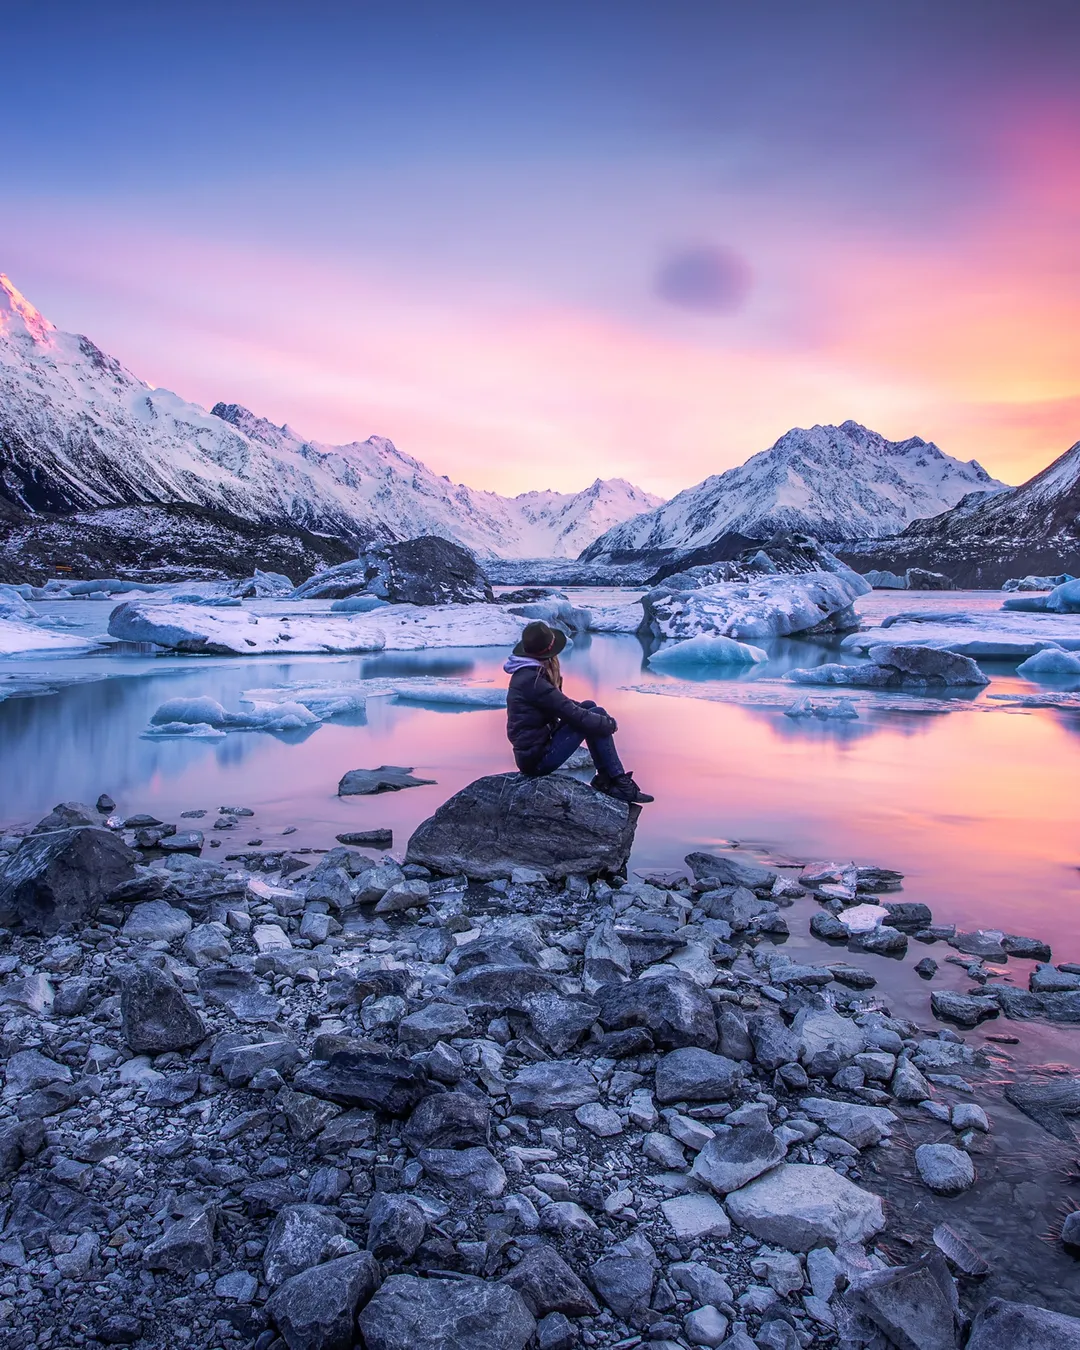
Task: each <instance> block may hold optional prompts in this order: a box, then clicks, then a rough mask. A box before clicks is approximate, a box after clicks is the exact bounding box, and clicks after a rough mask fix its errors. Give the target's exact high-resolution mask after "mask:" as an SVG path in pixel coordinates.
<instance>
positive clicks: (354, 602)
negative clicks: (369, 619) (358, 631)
mask: <svg viewBox="0 0 1080 1350" xmlns="http://www.w3.org/2000/svg"><path fill="white" fill-rule="evenodd" d="M387 603H388V602H387V601H386V600H383V599H382V598H381V597H380V596H378V595H347V596H345V598H344V599H343V600H335V601H334V602H333V604H332V605H331V606H330V613H331V614H370V612H371V611H372V610H373V609H382V608H383V606H384V605H386V604H387Z"/></svg>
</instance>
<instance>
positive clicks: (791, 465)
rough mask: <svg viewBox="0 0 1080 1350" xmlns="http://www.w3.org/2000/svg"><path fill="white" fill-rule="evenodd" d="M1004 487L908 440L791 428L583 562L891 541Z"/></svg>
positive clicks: (621, 529)
mask: <svg viewBox="0 0 1080 1350" xmlns="http://www.w3.org/2000/svg"><path fill="white" fill-rule="evenodd" d="M1003 487H1004V484H1001V483H999V482H998V481H997V480H996V479H994V478H991V477H990V475H989V474H988V473H987V472H986V470H985V469H984V468H983V467H982V465H981V464H979V463H977V461H975V460H971V461H970V462H968V463H963V462H961V461H960V460H956V459H953V458H952V457H951V456H949V455H946V454H943V453H942V451H941V450H939V449H938V447H937V446H936V445H934V444H933V443H932V442H929V441H924V440H922V439H921V438H920V437H918V436H912V437H910V438H909V439H908V440H905V441H889V440H886V439H885V437H883V436H881V435H879V434H878V433H877V432H875V431H870V430H868V429H867V428H866V427H864V426H861V425H860V424H859V423H858V422H854V421H850V420H849V421H847V422H844V423H842V424H841V425H840V426H814V427H811V428H809V429H805V428H802V427H795V428H793V429H792V430H791V431H789V432H787V433H785V435H783V436H781V437H780V439H779V440H778V441H777V442H776V444H775V445H773V446H771V447H770V448H769V449H768V450H763V451H760V452H759V453H758V454H756V455H752V456H751V457H750V459H748V460H747V461H746V463H745V464H741V465H739V466H738V467H737V468H734V469H728V470H727V471H726V472H725V473H722V474H716V475H713V476H712V477H710V478H706V479H705V481H704V482H702V483H699V484H698V485H697V486H696V487H692V488H687V489H686V490H685V491H683V492H680V493H679V494H678V495H677V496H675V497H673V498H672V499H671V501H669V502H667V503H666V504H665V505H663V506H661V507H659V508H657V509H656V510H654V511H650V512H649V513H648V514H647V515H644V516H640V517H638V518H637V519H634V520H630V521H627V522H625V523H622V524H619V525H616V526H615V527H614V528H613V529H611V530H609V531H608V532H607V533H606V534H604V535H603V536H601V538H600V539H598V540H597V541H596V542H595V543H594V544H593V545H591V546H590V547H589V549H588V550H587V551H586V556H587V557H590V558H597V557H602V556H604V555H607V554H611V553H615V552H621V551H633V550H646V549H657V550H678V551H680V552H682V551H687V552H689V551H690V550H693V549H696V548H702V547H705V546H707V545H709V544H712V543H714V542H715V541H716V540H718V539H720V538H721V537H722V536H724V535H727V534H741V535H745V536H747V537H749V538H767V537H768V536H769V535H771V534H774V533H776V532H777V531H780V530H801V531H805V532H807V533H811V534H815V535H817V536H818V537H819V538H821V539H824V540H827V541H831V542H838V541H842V540H854V539H860V538H867V537H875V536H880V535H887V534H892V533H895V532H896V531H898V530H900V529H903V527H904V526H905V525H906V524H907V523H908V522H909V521H911V520H915V519H919V518H922V517H925V516H933V515H937V514H938V513H939V512H941V511H943V510H947V509H949V508H950V507H952V506H954V505H955V504H956V503H957V502H958V501H959V500H960V499H961V498H962V497H963V496H965V495H966V494H968V493H971V492H972V491H982V492H986V491H991V492H992V491H995V490H1000V489H1002V488H1003Z"/></svg>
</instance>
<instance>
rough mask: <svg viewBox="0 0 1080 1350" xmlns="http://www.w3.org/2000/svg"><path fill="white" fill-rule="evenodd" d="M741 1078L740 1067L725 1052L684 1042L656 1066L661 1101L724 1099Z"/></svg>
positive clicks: (733, 1090)
mask: <svg viewBox="0 0 1080 1350" xmlns="http://www.w3.org/2000/svg"><path fill="white" fill-rule="evenodd" d="M741 1082H742V1069H741V1068H740V1066H739V1065H738V1064H737V1063H736V1062H735V1061H734V1060H732V1059H728V1058H727V1057H726V1056H725V1055H717V1054H714V1053H713V1052H712V1051H711V1050H703V1049H701V1048H700V1047H698V1046H686V1047H684V1048H683V1049H681V1050H672V1051H671V1053H670V1054H667V1055H664V1057H663V1058H662V1059H661V1060H660V1062H659V1063H658V1064H657V1066H656V1097H657V1100H658V1101H661V1102H683V1101H687V1102H713V1101H727V1100H728V1099H729V1098H730V1097H731V1095H732V1093H734V1092H735V1091H736V1089H737V1088H738V1087H739V1085H740V1083H741Z"/></svg>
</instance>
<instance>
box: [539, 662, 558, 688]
mask: <svg viewBox="0 0 1080 1350" xmlns="http://www.w3.org/2000/svg"><path fill="white" fill-rule="evenodd" d="M540 664H541V665H542V666H543V668H544V674H545V675H546V676H547V677H548V679H549V680H550V681H551V683H552V684H553V685H554V686H555V688H556V689H561V688H562V669H561V668H560V666H559V658H558V657H557V656H547V657H545V658H544V659H543V660H542V661H541V662H540Z"/></svg>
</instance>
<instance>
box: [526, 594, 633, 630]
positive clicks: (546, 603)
mask: <svg viewBox="0 0 1080 1350" xmlns="http://www.w3.org/2000/svg"><path fill="white" fill-rule="evenodd" d="M510 613H511V614H519V615H520V616H521V617H522V618H523V619H542V620H543V621H544V623H547V624H551V625H552V626H554V627H556V628H565V629H566V631H567V632H568V633H584V632H586V631H587V630H588V629H589V628H591V626H592V615H591V614H590V612H589V611H588V610H587V609H579V608H578V607H577V605H572V604H571V603H570V601H569V600H567V598H566V597H565V596H564V595H552V596H549V597H548V598H547V599H545V600H531V601H530V602H529V603H528V604H526V605H513V606H511V609H510ZM638 617H639V621H640V615H639V616H638Z"/></svg>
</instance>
